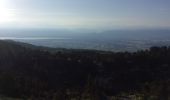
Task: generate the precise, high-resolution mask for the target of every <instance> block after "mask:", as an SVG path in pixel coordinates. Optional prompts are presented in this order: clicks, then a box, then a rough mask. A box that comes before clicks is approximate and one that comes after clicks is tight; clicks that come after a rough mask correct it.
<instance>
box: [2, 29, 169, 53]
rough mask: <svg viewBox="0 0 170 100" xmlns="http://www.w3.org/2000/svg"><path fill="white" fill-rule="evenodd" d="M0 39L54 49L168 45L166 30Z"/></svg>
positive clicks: (31, 33) (16, 33)
mask: <svg viewBox="0 0 170 100" xmlns="http://www.w3.org/2000/svg"><path fill="white" fill-rule="evenodd" d="M0 39H10V40H16V41H20V42H25V43H30V44H34V45H40V46H48V47H55V48H73V49H96V50H106V51H136V50H141V49H148V48H150V47H151V46H170V30H113V31H105V32H96V33H95V32H87V33H86V32H73V31H65V30H62V31H61V30H1V31H0Z"/></svg>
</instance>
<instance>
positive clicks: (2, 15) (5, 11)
mask: <svg viewBox="0 0 170 100" xmlns="http://www.w3.org/2000/svg"><path fill="white" fill-rule="evenodd" d="M9 6H10V5H9V3H8V2H7V0H0V23H6V22H11V21H13V17H14V10H12V9H10V8H8V7H9Z"/></svg>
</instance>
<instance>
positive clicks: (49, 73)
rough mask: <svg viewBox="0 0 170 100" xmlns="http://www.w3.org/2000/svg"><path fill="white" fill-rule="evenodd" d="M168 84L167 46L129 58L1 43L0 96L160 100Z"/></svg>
mask: <svg viewBox="0 0 170 100" xmlns="http://www.w3.org/2000/svg"><path fill="white" fill-rule="evenodd" d="M169 79H170V47H152V48H150V50H145V51H138V52H134V53H128V52H119V53H114V52H103V51H101V52H100V51H90V50H87V51H86V50H70V52H68V50H67V52H64V50H63V51H58V52H53V53H51V52H48V50H47V51H44V50H41V49H32V48H29V47H25V46H23V45H21V44H20V43H18V44H17V43H16V42H15V43H13V42H9V41H2V40H1V41H0V95H3V96H8V97H16V98H36V99H38V100H41V99H42V98H45V100H49V99H54V98H58V99H55V100H71V97H76V98H79V100H83V98H85V97H86V96H87V95H88V96H87V97H88V98H89V99H90V98H91V99H90V100H100V99H99V98H102V97H101V96H105V97H106V96H107V97H108V96H117V95H122V94H126V95H130V94H140V95H141V96H142V97H143V98H144V97H145V98H146V97H147V98H151V97H152V98H153V97H154V98H159V99H160V98H163V97H164V98H168V96H169V92H166V91H169V90H170V89H169V87H170V85H169V83H170V81H169ZM155 87H156V88H155ZM162 90H164V91H162ZM77 100H78V99H77ZM101 100H103V99H101ZM161 100H163V99H161ZM164 100H166V99H164ZM167 100H168V99H167Z"/></svg>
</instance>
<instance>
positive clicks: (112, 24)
mask: <svg viewBox="0 0 170 100" xmlns="http://www.w3.org/2000/svg"><path fill="white" fill-rule="evenodd" d="M169 5H170V0H0V28H54V29H60V28H61V29H94V30H107V29H137V28H170V13H169V12H170V6H169Z"/></svg>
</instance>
